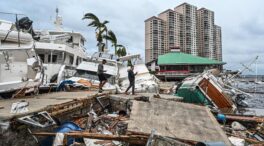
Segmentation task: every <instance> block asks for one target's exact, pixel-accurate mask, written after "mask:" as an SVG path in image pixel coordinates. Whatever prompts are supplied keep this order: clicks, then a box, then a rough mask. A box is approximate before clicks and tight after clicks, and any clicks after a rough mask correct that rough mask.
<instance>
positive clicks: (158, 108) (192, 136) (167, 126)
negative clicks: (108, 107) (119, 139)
mask: <svg viewBox="0 0 264 146" xmlns="http://www.w3.org/2000/svg"><path fill="white" fill-rule="evenodd" d="M152 129H156V131H157V134H159V135H162V136H170V137H177V138H181V139H189V140H194V141H210V142H216V141H218V142H219V141H221V142H224V143H225V144H226V145H231V144H230V142H229V140H228V138H227V136H226V135H225V133H224V131H223V130H222V129H221V127H220V125H219V124H218V122H217V121H216V119H215V118H214V116H213V115H212V114H211V112H210V111H209V109H208V108H206V107H203V106H197V105H192V104H187V103H181V102H174V101H168V100H161V99H157V98H152V99H151V101H150V102H142V101H133V106H132V112H131V115H130V120H129V123H128V130H129V131H135V132H144V133H150V132H151V130H152Z"/></svg>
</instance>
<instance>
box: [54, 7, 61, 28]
mask: <svg viewBox="0 0 264 146" xmlns="http://www.w3.org/2000/svg"><path fill="white" fill-rule="evenodd" d="M54 24H55V29H56V31H63V29H62V17H61V16H59V8H58V7H57V8H56V20H55V21H54Z"/></svg>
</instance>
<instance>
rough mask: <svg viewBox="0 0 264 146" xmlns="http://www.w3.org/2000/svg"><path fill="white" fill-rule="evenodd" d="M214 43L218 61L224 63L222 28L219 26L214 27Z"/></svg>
mask: <svg viewBox="0 0 264 146" xmlns="http://www.w3.org/2000/svg"><path fill="white" fill-rule="evenodd" d="M214 42H215V43H214V47H215V52H216V60H218V61H222V60H223V58H222V32H221V27H220V26H217V25H214Z"/></svg>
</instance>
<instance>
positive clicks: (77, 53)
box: [36, 9, 86, 89]
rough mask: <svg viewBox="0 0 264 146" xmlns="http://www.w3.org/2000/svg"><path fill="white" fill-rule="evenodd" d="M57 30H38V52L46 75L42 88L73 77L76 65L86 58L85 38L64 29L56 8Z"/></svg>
mask: <svg viewBox="0 0 264 146" xmlns="http://www.w3.org/2000/svg"><path fill="white" fill-rule="evenodd" d="M56 13H57V15H56V20H55V22H54V24H55V27H56V30H37V31H36V34H37V35H38V36H39V40H38V41H37V42H36V52H37V54H38V56H39V57H40V59H41V60H42V62H43V66H44V69H45V76H44V81H43V85H42V86H41V87H42V89H45V87H48V88H49V86H50V85H53V84H55V85H57V84H58V83H60V81H62V80H64V79H66V78H69V77H72V76H73V74H74V73H75V69H76V67H77V66H78V65H79V64H80V63H81V62H82V61H83V60H86V51H85V47H84V42H85V38H84V37H83V35H82V34H81V33H78V32H72V31H64V30H63V28H62V17H61V16H59V14H58V13H59V11H58V9H56Z"/></svg>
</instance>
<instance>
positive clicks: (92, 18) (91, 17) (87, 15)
mask: <svg viewBox="0 0 264 146" xmlns="http://www.w3.org/2000/svg"><path fill="white" fill-rule="evenodd" d="M83 19H91V20H94V21H97V22H100V20H99V18H98V17H97V16H96V15H94V14H93V13H86V14H85V15H84V16H83Z"/></svg>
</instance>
